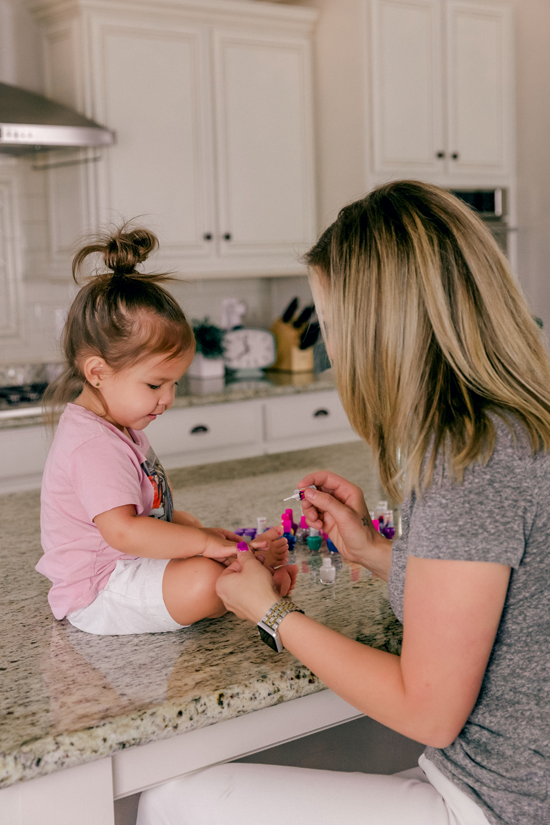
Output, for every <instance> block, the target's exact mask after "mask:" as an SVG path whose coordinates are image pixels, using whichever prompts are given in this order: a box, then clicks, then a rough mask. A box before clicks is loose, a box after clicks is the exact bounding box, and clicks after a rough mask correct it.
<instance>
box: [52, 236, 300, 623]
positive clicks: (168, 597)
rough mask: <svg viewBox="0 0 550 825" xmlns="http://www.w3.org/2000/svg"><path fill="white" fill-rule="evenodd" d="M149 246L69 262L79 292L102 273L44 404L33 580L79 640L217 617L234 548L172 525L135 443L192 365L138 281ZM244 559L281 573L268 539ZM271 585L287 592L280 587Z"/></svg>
mask: <svg viewBox="0 0 550 825" xmlns="http://www.w3.org/2000/svg"><path fill="white" fill-rule="evenodd" d="M156 246H157V239H156V237H155V236H154V235H153V234H152V233H151V232H148V231H147V230H144V229H134V230H131V231H125V228H124V227H123V228H122V229H121V230H119V231H118V232H117V233H116V234H114V235H113V236H112V237H108V238H104V239H100V240H99V241H98V242H97V243H93V244H90V245H88V246H85V247H84V248H83V249H81V250H80V252H78V253H77V255H76V256H75V258H74V261H73V277H74V279H75V281H77V275H78V273H79V271H80V269H81V266H82V264H83V262H84V260H85V259H86V258H87V257H88V256H89V255H93V254H96V253H99V254H101V255H102V256H103V259H104V262H105V265H106V267H107V269H108V270H110V271H109V272H106V273H101V274H96V275H95V276H94V277H93V278H91V279H89V280H88V282H87V284H86V285H85V286H84V287H83V288H82V289H81V290H80V292H79V293H78V295H77V296H76V299H75V301H74V303H73V305H72V306H71V309H70V311H69V315H68V318H67V323H66V325H65V330H64V336H63V348H64V353H65V359H66V363H65V369H64V371H63V372H62V374H61V375H60V376H59V378H58V379H57V381H55V382H54V383H53V384H52V385H50V387H49V388H48V390H47V394H46V397H45V404H46V405H47V406H48V407H49V408H50V409H51V411H52V415H53V411H54V410H55V409H56V408H59V407H62V406H64V405H65V404H66V408H65V411H64V412H63V414H62V416H61V419H60V421H59V425H58V428H57V432H56V435H55V438H54V441H53V444H52V447H51V449H50V453H49V455H48V460H47V462H46V467H45V470H44V479H43V483H42V505H41V506H42V509H41V528H42V546H43V549H44V555H43V556H42V558H41V559H40V561H39V562H38V564H37V565H36V569H37V570H38V571H39V572H40V573H43V574H44V575H45V576H47V577H48V578H49V579H50V580H51V581H52V587H51V589H50V592H49V596H48V598H49V602H50V605H51V608H52V611H53V614H54V616H55V617H56V619H62V618H63V617H64V616H67V618H68V619H69V621H70V622H71V624H73V625H74V626H75V627H77V628H80V629H81V630H84V631H86V632H88V633H96V634H126V633H158V632H162V631H167V630H177V629H178V628H180V627H182V626H186V625H190V624H192V623H193V622H196V621H199V620H200V619H204V618H213V617H216V616H221V615H222V614H223V613H225V608H224V606H223V604H222V602H221V601H220V600H219V598H218V596H217V595H216V589H215V585H216V580H217V578H218V576H219V575H220V573H221V572H222V570H223V569H224V563H226V562H227V560H228V559H229V558H230V557H232V556H234V555H235V551H236V543H237V542H238V541H239V537H238V536H236V535H235V534H234V533H231V532H229V531H227V530H223V529H207V528H204V527H203V525H202V524H201V523H200V521H198V519H196V518H194V517H193V516H191V515H190V514H189V513H184V512H178V511H174V509H173V504H172V493H171V489H170V485H169V482H168V480H167V477H166V473H165V472H164V469H163V468H162V465H161V464H160V462H159V460H158V458H157V457H156V455H155V453H154V452H153V450H152V449H151V446H150V444H149V441H148V439H147V437H146V435H145V434H144V432H143V431H144V430H145V428H146V427H147V425H148V424H149V423H150V422H151V421H154V420H155V418H156V417H157V416H158V415H162V413H163V412H164V411H165V410H167V409H169V407H171V406H172V404H173V402H174V395H175V387H176V383H177V381H178V379H179V378H181V376H182V375H183V374H184V373H185V371H186V370H187V368H188V367H189V365H190V363H191V361H192V359H193V355H194V352H195V341H194V337H193V331H192V329H191V327H190V325H189V323H188V321H187V319H186V318H185V315H184V313H183V312H182V310H181V308H180V306H179V305H178V303H177V302H176V301H175V300H174V298H173V297H172V296H171V295H170V294H169V293H168V292H167V291H166V290H165V289H164V288H163V287H162V286H161V285H160V284H161V282H163V281H166V280H169V279H168V278H167V277H166V276H163V275H159V274H142V273H138V272H136V269H135V267H136V265H137V264H140V263H142V262H143V261H144V260H145V259H146V258H147V256H148V255H149V253H150V252H152V251H153V250H154V249H155V248H156ZM67 402H68V403H67ZM254 547H256V548H258V547H260V548H262V553H263V556H264V559H265V562H264V563H265V564H266V565H267V566H269V567H276V566H278V565H282V564H284V562H285V561H286V556H287V552H288V546H287V542H286V539H282V538H280V537H279V531H278V530H273V531H271V532H269V533H266V534H265V535H264V536H262V540H261V541H259V542H256V543H255V544H254ZM281 572H282V571H281ZM280 582H281V584H280V588H281V589H282V590H288V587H289V579H288V574H285V576H281V577H280Z"/></svg>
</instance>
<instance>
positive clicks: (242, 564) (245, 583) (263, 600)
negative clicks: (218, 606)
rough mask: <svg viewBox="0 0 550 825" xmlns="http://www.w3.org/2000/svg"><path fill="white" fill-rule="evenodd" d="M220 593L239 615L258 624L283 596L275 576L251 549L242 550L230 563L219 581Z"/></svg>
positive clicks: (227, 604) (226, 604)
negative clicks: (278, 588) (277, 587)
mask: <svg viewBox="0 0 550 825" xmlns="http://www.w3.org/2000/svg"><path fill="white" fill-rule="evenodd" d="M282 569H283V570H284V569H285V568H282ZM216 593H217V594H218V596H219V597H220V599H221V600H222V602H223V603H224V604H225V606H226V608H227V609H228V610H230V611H231V612H232V613H234V614H235V615H236V616H238V617H239V619H248V620H249V621H251V622H254V623H255V624H257V623H258V622H259V621H261V620H262V619H263V617H264V616H265V614H266V613H267V611H268V610H269V608H270V607H271V605H272V604H275V602H278V601H279V600H280V598H281V596H280V595H279V593H278V592H277V590H276V589H275V582H274V579H273V576H272V575H271V573H270V572H269V570H268V569H267V567H264V565H263V564H261V563H260V562H259V561H258V560H257V559H256V558H254V553H253V552H252V551H251V550H246V551H243V552H239V553H238V555H237V558H236V559H235V561H234V562H233V564H231V565H230V566H229V567H226V569H225V570H224V571H223V572H222V574H221V575H220V576H219V577H218V580H217V582H216Z"/></svg>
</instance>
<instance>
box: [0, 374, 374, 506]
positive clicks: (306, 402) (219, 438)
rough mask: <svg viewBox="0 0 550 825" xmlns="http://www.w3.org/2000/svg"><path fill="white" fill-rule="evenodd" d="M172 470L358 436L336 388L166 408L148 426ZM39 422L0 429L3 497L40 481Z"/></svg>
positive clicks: (45, 442) (42, 432)
mask: <svg viewBox="0 0 550 825" xmlns="http://www.w3.org/2000/svg"><path fill="white" fill-rule="evenodd" d="M147 436H148V438H149V440H150V442H151V444H152V445H153V448H154V450H155V452H156V453H157V455H158V456H159V458H160V460H161V461H162V463H163V465H164V466H165V467H166V468H167V469H172V468H175V467H191V466H196V465H199V464H212V463H215V462H217V461H231V460H233V459H239V458H250V457H251V456H257V455H266V454H270V453H280V452H285V451H287V450H299V449H305V448H308V447H322V446H324V445H326V444H339V443H342V442H346V441H356V440H358V438H359V437H358V436H357V435H356V434H355V433H354V432H353V430H352V429H351V427H350V424H349V421H348V419H347V416H346V414H345V412H344V410H343V407H342V405H341V403H340V399H339V398H338V393H337V392H336V390H322V391H320V392H306V393H301V394H298V395H287V396H284V397H282V398H281V397H279V398H265V399H261V398H252V399H250V400H247V401H234V402H231V403H224V404H208V405H204V406H196V407H184V408H180V409H177V408H176V409H171V410H167V412H165V413H164V414H163V415H162V416H160V417H159V418H157V420H156V421H154V422H153V423H152V424H150V425H149V427H148V428H147ZM50 444H51V439H50V437H49V435H48V433H47V431H46V429H45V427H42V426H30V427H20V428H17V429H0V453H1V455H2V463H1V464H0V495H2V494H4V493H11V492H16V491H19V490H32V489H34V488H36V487H39V486H40V483H41V479H42V471H43V469H44V464H45V462H46V457H47V454H48V450H49V447H50Z"/></svg>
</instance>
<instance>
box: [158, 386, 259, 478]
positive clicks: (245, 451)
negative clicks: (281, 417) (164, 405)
mask: <svg viewBox="0 0 550 825" xmlns="http://www.w3.org/2000/svg"><path fill="white" fill-rule="evenodd" d="M262 413H263V410H262V405H261V403H258V402H256V401H242V402H235V403H233V404H212V405H209V406H204V407H188V408H186V409H183V410H177V409H176V410H168V411H167V412H165V413H164V414H163V415H162V416H160V417H159V418H157V420H156V421H155V422H154V423H153V424H151V425H150V426H149V427H148V428H147V436H148V438H149V440H150V441H151V444H152V445H153V449H154V450H155V452H156V453H157V455H158V456H159V458H160V460H161V461H162V463H163V465H164V466H165V467H167V468H171V467H186V466H190V465H195V464H209V463H211V462H216V461H228V460H230V459H237V458H248V457H249V456H252V455H261V454H262V453H263V452H264V450H263V422H262Z"/></svg>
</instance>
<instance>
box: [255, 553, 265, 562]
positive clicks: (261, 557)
mask: <svg viewBox="0 0 550 825" xmlns="http://www.w3.org/2000/svg"><path fill="white" fill-rule="evenodd" d="M256 558H257V559H258V561H261V563H262V564H263V563H264V561H265V556H262V554H261V553H258V554H257V555H256Z"/></svg>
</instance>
